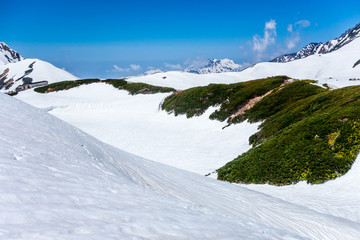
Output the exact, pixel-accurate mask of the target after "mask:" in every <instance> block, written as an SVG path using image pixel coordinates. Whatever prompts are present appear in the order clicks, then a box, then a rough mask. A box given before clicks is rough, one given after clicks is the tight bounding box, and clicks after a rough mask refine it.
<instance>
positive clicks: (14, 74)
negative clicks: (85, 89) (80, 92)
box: [0, 59, 78, 91]
mask: <svg viewBox="0 0 360 240" xmlns="http://www.w3.org/2000/svg"><path fill="white" fill-rule="evenodd" d="M7 69H8V70H7ZM3 73H5V75H4V76H5V79H4V80H3V81H4V82H6V81H9V80H11V79H12V80H13V81H14V84H13V85H12V86H11V88H9V89H7V90H6V89H1V90H0V91H13V90H15V88H16V87H17V86H19V85H22V84H23V81H22V78H23V77H30V78H32V79H33V82H38V81H48V82H49V83H53V82H59V81H65V80H76V79H78V78H77V77H75V76H74V75H72V74H70V73H68V72H66V71H65V70H62V69H59V68H57V67H55V66H54V65H52V64H50V63H48V62H44V61H41V60H39V59H25V60H22V61H19V62H15V63H8V64H5V65H2V66H0V75H1V74H3Z"/></svg>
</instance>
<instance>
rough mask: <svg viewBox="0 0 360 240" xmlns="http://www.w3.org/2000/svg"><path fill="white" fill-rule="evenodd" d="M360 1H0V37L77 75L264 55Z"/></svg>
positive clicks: (351, 16) (314, 32) (309, 34)
mask: <svg viewBox="0 0 360 240" xmlns="http://www.w3.org/2000/svg"><path fill="white" fill-rule="evenodd" d="M359 9H360V1H352V0H350V1H342V2H339V1H331V0H328V1H239V0H238V1H232V0H223V1H213V0H207V1H196V0H192V1H188V0H183V1H176V0H175V1H156V0H153V1H109V0H103V1H91V0H89V1H74V0H73V1H68V0H63V1H57V0H52V1H37V0H32V1H29V0H26V1H23V0H17V1H14V0H5V2H4V1H2V10H3V11H2V14H1V15H0V21H1V23H2V26H1V35H0V41H3V42H6V43H7V44H9V45H10V46H11V47H12V48H14V49H15V50H17V51H19V52H20V54H22V55H23V56H24V57H26V58H40V59H42V60H45V61H49V62H51V63H53V64H54V65H56V66H57V67H60V68H65V69H66V70H68V71H69V72H71V73H73V74H75V75H77V76H79V77H83V78H86V77H103V78H105V77H122V76H128V75H136V74H139V73H142V72H145V71H148V70H150V69H158V68H160V69H163V70H177V69H181V68H184V67H186V66H189V65H191V64H198V63H203V62H204V61H206V59H208V58H230V59H233V60H235V61H236V62H237V63H240V64H252V63H255V62H258V61H266V60H270V59H271V58H273V57H276V56H278V55H281V54H283V53H289V52H294V51H296V50H298V49H300V48H301V47H303V46H304V45H306V44H308V43H310V42H319V41H322V42H325V41H327V40H330V39H333V38H335V37H338V36H339V35H340V34H341V33H343V32H344V31H345V30H346V29H348V28H350V27H353V26H355V25H356V24H357V23H359V22H360V11H359Z"/></svg>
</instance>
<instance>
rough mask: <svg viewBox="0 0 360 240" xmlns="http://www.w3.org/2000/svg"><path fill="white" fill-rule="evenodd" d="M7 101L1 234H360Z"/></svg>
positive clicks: (2, 108) (0, 108)
mask: <svg viewBox="0 0 360 240" xmlns="http://www.w3.org/2000/svg"><path fill="white" fill-rule="evenodd" d="M0 101H1V103H2V104H0V119H1V123H2V124H1V127H0V164H1V168H0V179H1V182H2V184H1V185H0V192H1V194H0V213H1V214H0V238H1V239H288V240H289V239H336V240H339V239H346V240H351V239H358V237H359V236H360V223H359V222H356V221H351V220H348V219H345V218H342V217H334V216H331V215H328V214H326V213H320V212H318V211H316V210H314V209H309V208H307V207H304V206H299V205H296V204H292V203H290V202H286V201H283V200H279V199H278V198H274V197H270V196H268V195H265V194H262V193H258V192H255V191H251V190H248V189H246V188H243V187H241V186H237V185H234V184H229V183H224V182H219V181H216V180H213V179H211V178H206V177H203V176H200V175H197V174H194V173H189V172H186V171H182V170H179V169H175V168H172V167H169V166H166V165H162V164H159V163H155V162H152V161H149V160H145V159H142V158H140V157H137V156H134V155H131V154H129V153H126V152H123V151H121V150H118V149H116V148H114V147H111V146H109V145H106V144H104V143H102V142H100V141H98V140H96V139H95V138H93V137H91V136H89V135H87V134H85V133H84V132H82V131H80V130H77V129H76V128H74V127H72V126H70V125H68V124H66V123H64V122H62V121H61V120H59V119H57V118H55V117H53V116H51V115H48V114H46V113H44V112H43V111H42V110H39V109H35V108H33V107H31V106H29V105H27V104H25V103H22V102H20V101H19V100H16V99H14V98H11V97H9V96H6V95H4V94H0ZM354 167H356V168H357V167H358V165H354ZM351 171H356V172H357V171H358V170H357V169H354V168H353V169H352V170H351ZM349 176H352V179H351V180H352V181H353V185H355V184H357V185H359V177H358V176H354V175H349ZM353 185H351V186H353ZM343 187H344V188H347V187H348V186H347V185H344V186H343ZM329 190H330V189H329ZM349 190H350V189H349Z"/></svg>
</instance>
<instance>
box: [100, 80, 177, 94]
mask: <svg viewBox="0 0 360 240" xmlns="http://www.w3.org/2000/svg"><path fill="white" fill-rule="evenodd" d="M104 82H105V83H107V84H111V85H113V86H114V87H115V88H118V89H123V90H126V91H128V92H129V93H130V94H131V95H136V94H155V93H166V92H174V91H175V89H174V88H169V87H158V86H153V85H149V84H146V83H133V82H126V81H125V80H123V79H120V80H117V79H107V80H104Z"/></svg>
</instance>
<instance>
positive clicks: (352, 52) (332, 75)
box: [129, 38, 360, 90]
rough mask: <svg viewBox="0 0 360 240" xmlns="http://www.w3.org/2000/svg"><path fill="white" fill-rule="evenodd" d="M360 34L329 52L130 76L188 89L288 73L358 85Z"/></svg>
mask: <svg viewBox="0 0 360 240" xmlns="http://www.w3.org/2000/svg"><path fill="white" fill-rule="evenodd" d="M358 60H360V38H357V39H355V40H353V41H352V42H350V43H349V44H347V45H345V46H343V47H342V48H340V49H338V50H336V51H333V52H331V53H327V54H323V55H321V54H315V55H311V56H309V57H306V58H303V59H298V60H295V61H291V62H287V63H274V62H263V63H259V64H256V65H254V66H252V67H249V68H247V69H245V70H243V71H241V72H228V73H216V74H214V73H209V74H191V73H185V72H176V71H172V72H165V73H157V74H153V75H148V76H141V77H134V78H129V81H132V82H144V83H148V84H152V85H157V86H167V87H173V88H175V89H179V90H181V89H187V88H191V87H196V86H205V85H208V84H210V83H235V82H242V81H248V80H253V79H259V78H266V77H271V76H277V75H287V76H289V77H291V78H296V79H313V80H318V81H319V83H321V84H324V83H326V84H328V85H330V86H333V87H343V86H349V85H358V84H359V81H349V79H350V78H357V79H360V64H359V65H357V66H356V67H354V68H353V66H354V64H355V63H356V62H357V61H358Z"/></svg>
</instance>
